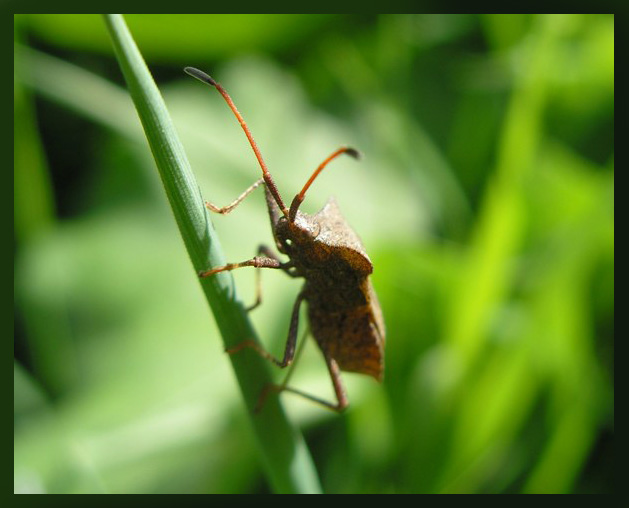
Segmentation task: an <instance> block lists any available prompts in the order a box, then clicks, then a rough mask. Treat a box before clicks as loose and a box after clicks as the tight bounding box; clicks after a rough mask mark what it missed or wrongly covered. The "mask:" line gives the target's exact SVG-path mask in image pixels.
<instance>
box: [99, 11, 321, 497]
mask: <svg viewBox="0 0 629 508" xmlns="http://www.w3.org/2000/svg"><path fill="white" fill-rule="evenodd" d="M105 22H106V24H107V28H108V30H109V32H110V35H111V38H112V41H113V44H114V48H115V51H116V56H117V58H118V61H119V64H120V67H121V68H122V72H123V74H124V77H125V80H126V83H127V87H128V89H129V92H130V94H131V98H132V99H133V102H134V104H135V107H136V109H137V112H138V115H139V117H140V120H141V122H142V126H143V128H144V132H145V134H146V137H147V140H148V142H149V145H150V147H151V151H152V153H153V157H154V158H155V162H156V164H157V168H158V170H159V174H160V177H161V179H162V182H163V184H164V189H165V190H166V195H167V197H168V200H169V202H170V205H171V207H172V210H173V213H174V215H175V220H176V221H177V225H178V227H179V230H180V232H181V236H182V238H183V241H184V244H185V246H186V249H187V251H188V254H189V256H190V259H191V260H192V264H193V266H194V269H195V270H196V271H200V270H204V269H207V268H208V267H209V266H216V265H221V264H224V263H225V259H224V256H223V255H222V252H221V248H220V244H219V242H218V239H217V238H216V236H215V233H214V231H213V230H212V227H211V222H210V220H209V218H208V216H207V213H206V211H205V207H204V204H203V200H202V198H201V193H200V191H199V187H198V185H197V183H196V180H195V178H194V175H193V173H192V170H191V168H190V164H189V162H188V160H187V158H186V155H185V153H184V150H183V147H182V145H181V143H180V141H179V138H178V136H177V134H176V132H175V129H174V126H173V124H172V121H171V119H170V117H169V115H168V112H167V110H166V106H165V104H164V102H163V99H162V97H161V95H160V93H159V90H158V89H157V86H156V85H155V83H154V81H153V79H152V77H151V74H150V72H149V70H148V68H147V67H146V64H145V62H144V60H143V58H142V56H141V54H140V52H139V50H138V48H137V46H136V45H135V42H134V41H133V38H132V37H131V34H130V32H129V30H128V28H127V26H126V24H125V21H124V19H123V17H122V16H121V15H113V14H109V15H105ZM201 284H202V287H203V290H204V292H205V295H206V297H207V300H208V302H209V304H210V307H211V308H212V311H213V313H214V317H215V319H216V322H217V325H218V327H219V329H220V331H221V334H222V336H223V340H224V343H225V347H231V346H233V345H235V344H237V343H238V342H240V341H242V340H244V339H247V338H254V337H255V332H254V331H253V328H252V326H251V324H250V322H249V320H248V318H247V314H246V312H245V311H244V308H243V306H242V304H241V303H240V302H238V301H237V299H236V296H235V289H234V284H233V279H232V277H231V275H230V274H229V273H221V274H218V275H217V276H215V277H211V278H209V279H206V280H203V281H201ZM229 358H230V360H231V361H232V365H233V367H234V371H235V373H236V377H237V379H238V382H239V384H240V388H241V391H242V394H243V397H244V399H245V403H246V407H247V410H248V412H249V414H250V415H251V419H250V420H251V424H252V427H253V430H254V434H255V435H256V438H257V442H258V444H259V448H260V452H261V455H262V460H263V462H264V465H265V468H266V471H267V476H268V479H269V482H270V484H271V486H272V488H273V490H274V491H276V492H283V493H306V492H311V493H314V492H320V486H319V480H318V477H317V474H316V471H315V469H314V466H313V463H312V459H311V457H310V454H309V452H308V449H307V448H306V445H305V442H304V440H303V437H302V436H301V434H300V433H299V432H298V431H297V430H296V429H295V428H294V426H293V425H291V423H290V422H289V421H288V420H287V418H286V415H285V413H284V411H283V409H282V406H281V405H280V403H279V401H278V399H277V397H271V398H269V400H268V402H267V403H266V405H265V407H264V409H263V411H262V412H261V413H260V414H257V415H254V414H252V408H253V407H254V406H255V403H256V401H257V398H258V396H259V394H260V390H261V388H262V387H263V386H264V384H265V383H267V382H271V377H270V370H269V366H268V364H267V362H265V360H264V359H262V358H259V357H258V356H257V355H255V354H249V353H243V354H239V355H232V356H230V357H229ZM208 402H209V403H211V401H208Z"/></svg>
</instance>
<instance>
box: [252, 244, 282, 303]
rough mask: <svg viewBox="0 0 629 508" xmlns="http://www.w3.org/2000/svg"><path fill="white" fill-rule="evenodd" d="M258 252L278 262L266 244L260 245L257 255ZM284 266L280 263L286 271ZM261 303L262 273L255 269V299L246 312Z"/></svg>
mask: <svg viewBox="0 0 629 508" xmlns="http://www.w3.org/2000/svg"><path fill="white" fill-rule="evenodd" d="M260 254H264V256H266V257H267V258H269V259H275V260H276V261H277V262H278V263H280V260H279V259H278V257H277V256H276V255H275V253H274V252H273V251H272V250H271V249H269V248H268V247H267V246H266V245H260V247H258V255H260ZM285 266H286V264H282V263H280V268H283V269H284V270H285V271H286V270H287V268H285ZM261 303H262V273H261V272H260V270H256V299H255V301H254V302H253V304H252V305H250V306H249V307H247V309H246V310H247V312H250V311H252V310H253V309H255V308H256V307H257V306H258V305H260V304H261Z"/></svg>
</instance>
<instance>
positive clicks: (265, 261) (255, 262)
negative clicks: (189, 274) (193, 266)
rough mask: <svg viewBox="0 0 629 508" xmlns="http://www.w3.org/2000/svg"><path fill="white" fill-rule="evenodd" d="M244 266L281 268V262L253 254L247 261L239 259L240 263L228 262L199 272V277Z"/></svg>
mask: <svg viewBox="0 0 629 508" xmlns="http://www.w3.org/2000/svg"><path fill="white" fill-rule="evenodd" d="M245 266H253V267H255V268H280V269H281V268H283V266H284V265H283V263H281V262H280V260H279V259H277V258H268V257H264V256H255V257H254V258H252V259H248V260H247V261H241V262H240V263H228V264H226V265H225V266H219V267H217V268H211V269H210V270H206V271H204V272H199V277H201V278H202V279H203V278H205V277H211V276H212V275H216V274H217V273H220V272H228V271H231V270H235V269H236V268H244V267H245Z"/></svg>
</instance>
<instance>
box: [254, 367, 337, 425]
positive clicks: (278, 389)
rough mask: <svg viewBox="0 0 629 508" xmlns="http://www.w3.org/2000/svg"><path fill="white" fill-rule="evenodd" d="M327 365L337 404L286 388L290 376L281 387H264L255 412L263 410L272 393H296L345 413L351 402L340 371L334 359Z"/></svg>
mask: <svg viewBox="0 0 629 508" xmlns="http://www.w3.org/2000/svg"><path fill="white" fill-rule="evenodd" d="M326 363H327V365H328V370H329V372H330V376H331V377H332V384H333V386H334V393H335V394H336V400H337V402H336V404H333V403H332V402H328V401H327V400H323V399H321V398H319V397H316V396H314V395H311V394H309V393H306V392H302V391H301V390H298V389H297V388H292V387H290V386H286V382H287V381H288V376H286V377H287V379H286V380H285V381H284V383H282V384H281V385H272V384H269V385H266V386H265V387H264V389H263V390H262V393H261V394H260V398H259V399H258V403H257V404H256V408H255V412H258V411H260V409H262V406H263V405H264V402H265V401H266V398H267V397H268V395H269V393H270V392H276V393H280V392H291V393H294V394H295V395H299V396H301V397H303V398H305V399H308V400H310V401H312V402H316V403H317V404H321V405H322V406H324V407H326V408H328V409H331V410H332V411H336V412H338V413H340V412H341V411H343V410H344V409H345V408H346V407H347V406H348V405H349V401H348V400H347V395H346V394H345V389H344V388H343V384H342V383H341V372H340V369H339V367H338V365H337V363H336V361H335V360H334V359H333V358H326Z"/></svg>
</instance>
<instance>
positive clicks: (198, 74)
mask: <svg viewBox="0 0 629 508" xmlns="http://www.w3.org/2000/svg"><path fill="white" fill-rule="evenodd" d="M184 72H185V73H186V74H189V75H190V76H192V77H193V78H196V79H198V80H199V81H201V82H203V83H206V84H208V85H210V86H213V87H214V88H216V89H217V90H218V92H219V93H220V94H221V95H222V96H223V99H225V102H227V105H228V106H229V108H230V109H231V110H232V112H233V113H234V115H235V116H236V118H237V119H238V122H239V123H240V126H241V127H242V130H243V131H245V135H246V136H247V139H248V140H249V144H250V145H251V148H253V152H254V153H255V154H256V158H257V159H258V163H259V164H260V168H261V169H262V176H263V178H264V183H265V184H266V186H267V188H268V189H269V192H270V193H271V195H272V196H273V199H275V202H276V203H277V206H279V208H280V210H281V211H282V213H283V214H284V216H285V217H288V209H287V208H286V205H285V204H284V201H283V200H282V197H281V196H280V193H279V191H278V190H277V186H276V185H275V182H274V181H273V177H272V176H271V173H270V172H269V170H268V168H267V167H266V164H265V163H264V159H263V158H262V154H261V153H260V149H259V148H258V145H257V144H256V142H255V140H254V139H253V135H252V134H251V131H250V130H249V127H247V123H246V122H245V119H244V118H243V117H242V115H241V114H240V112H239V111H238V109H237V108H236V105H235V104H234V101H232V98H231V97H230V96H229V94H228V93H227V91H226V90H225V89H224V88H223V87H222V86H221V85H220V83H218V82H216V81H214V79H213V78H212V77H211V76H210V75H208V74H206V73H205V72H203V71H200V70H199V69H196V68H194V67H186V68H184Z"/></svg>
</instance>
